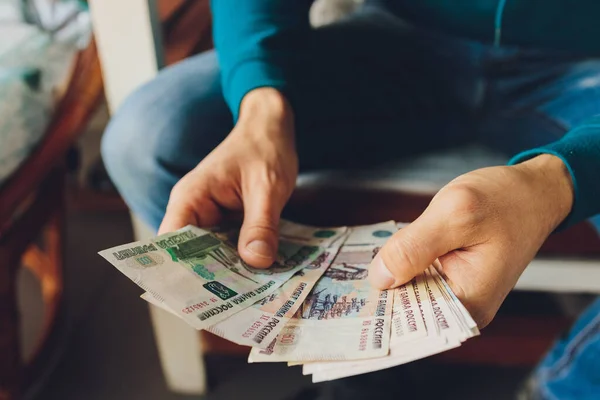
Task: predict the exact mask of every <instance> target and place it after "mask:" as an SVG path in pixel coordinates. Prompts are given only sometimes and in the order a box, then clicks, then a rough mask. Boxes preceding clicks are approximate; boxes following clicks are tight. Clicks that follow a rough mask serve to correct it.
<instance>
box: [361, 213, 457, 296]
mask: <svg viewBox="0 0 600 400" xmlns="http://www.w3.org/2000/svg"><path fill="white" fill-rule="evenodd" d="M443 214H445V213H444V212H443V210H440V211H438V210H437V209H435V208H434V209H428V210H426V211H425V212H424V213H423V214H422V215H421V216H420V217H419V218H417V219H416V220H415V221H414V222H413V223H412V224H410V225H408V226H407V227H406V228H403V229H401V230H400V231H398V232H396V234H394V235H393V236H392V237H391V238H390V239H389V240H388V241H387V243H386V244H385V245H384V246H383V247H382V248H381V250H380V251H379V253H377V256H375V258H374V259H373V261H372V262H371V265H370V267H369V280H370V282H371V284H372V285H373V286H375V287H377V288H379V289H388V288H394V287H397V286H399V285H402V284H404V283H406V282H408V281H410V280H411V279H413V278H414V277H415V276H417V275H418V274H420V273H421V272H423V271H425V269H427V268H428V267H429V266H430V265H431V264H432V263H433V262H434V261H435V259H436V258H438V257H439V256H442V255H444V254H446V253H448V252H449V251H452V250H454V249H455V248H456V247H457V246H459V242H458V241H457V240H456V235H454V234H452V232H449V231H448V229H447V226H446V224H445V221H446V220H447V218H446V217H445V216H444V215H443Z"/></svg>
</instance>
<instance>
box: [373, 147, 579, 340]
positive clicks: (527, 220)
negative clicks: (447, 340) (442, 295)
mask: <svg viewBox="0 0 600 400" xmlns="http://www.w3.org/2000/svg"><path fill="white" fill-rule="evenodd" d="M573 193H574V192H573V183H572V181H571V176H570V174H569V172H568V170H567V168H566V166H565V165H564V163H563V162H562V160H561V159H559V158H558V157H555V156H553V155H546V154H545V155H540V156H537V157H535V158H532V159H530V160H528V161H526V162H523V163H521V164H517V165H514V166H499V167H490V168H484V169H480V170H476V171H473V172H470V173H467V174H465V175H462V176H460V177H458V178H456V179H455V180H453V181H452V182H450V183H449V184H448V185H446V186H445V187H444V188H443V189H442V190H440V191H439V192H438V193H437V195H436V196H435V197H434V198H433V200H432V201H431V203H430V204H429V206H428V207H427V209H426V210H425V211H424V212H423V214H422V215H421V216H420V217H419V218H418V219H416V220H415V221H414V222H413V223H412V224H410V225H409V226H407V227H406V228H404V229H402V230H400V231H399V232H397V233H396V234H395V235H394V236H393V237H392V238H390V240H389V241H388V242H387V243H386V244H385V246H384V247H383V248H382V249H381V250H380V251H379V253H378V255H377V256H376V257H375V259H374V260H373V262H372V263H371V266H370V271H369V275H370V280H371V283H372V284H373V285H374V286H376V287H379V288H381V289H385V288H394V287H397V286H399V285H401V284H404V283H406V282H408V281H410V280H411V279H412V278H414V277H415V276H416V275H418V274H420V273H421V272H423V271H424V270H425V269H426V268H427V267H429V266H430V265H432V264H433V263H434V262H436V265H437V266H438V269H440V272H441V273H442V274H443V275H444V276H445V277H446V279H447V281H448V284H449V285H450V287H451V288H452V290H453V291H454V293H455V294H456V296H457V297H458V298H459V299H460V300H461V301H462V302H463V304H464V305H465V307H467V309H468V310H469V312H470V313H471V315H472V316H473V318H474V319H475V321H476V322H477V323H478V325H479V327H480V328H483V327H484V326H486V325H487V324H488V323H489V322H490V321H491V320H492V319H493V318H494V316H495V315H496V312H497V311H498V308H499V307H500V305H501V304H502V302H503V301H504V299H505V297H506V296H507V295H508V293H509V292H510V291H511V290H512V288H513V287H514V286H515V284H516V283H517V280H518V279H519V277H520V275H521V274H522V273H523V271H524V270H525V268H526V267H527V265H528V264H529V263H530V262H531V260H532V259H533V258H534V256H535V254H536V253H537V252H538V250H539V249H540V247H541V246H542V244H543V243H544V241H545V240H546V238H547V237H548V236H549V235H550V234H551V233H552V232H553V231H554V230H555V229H556V227H557V226H558V225H559V224H560V223H561V222H562V221H563V220H564V219H565V218H566V217H567V215H568V214H569V212H570V210H571V208H572V205H573ZM436 260H439V264H438V263H437V261H436Z"/></svg>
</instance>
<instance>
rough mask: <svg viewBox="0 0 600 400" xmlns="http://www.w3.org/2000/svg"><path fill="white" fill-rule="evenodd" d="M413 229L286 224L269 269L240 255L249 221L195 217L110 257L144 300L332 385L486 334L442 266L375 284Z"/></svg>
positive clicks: (254, 356) (260, 357) (253, 354)
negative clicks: (373, 276) (373, 275)
mask: <svg viewBox="0 0 600 400" xmlns="http://www.w3.org/2000/svg"><path fill="white" fill-rule="evenodd" d="M402 226H403V225H402V224H396V223H395V222H394V221H388V222H383V223H380V224H374V225H366V226H357V227H335V228H317V227H310V226H305V225H300V224H296V223H293V222H290V221H281V223H280V227H279V229H280V230H279V231H280V241H279V249H278V253H277V260H276V261H275V263H274V264H273V266H272V267H270V268H269V269H256V268H253V267H251V266H249V265H248V264H246V263H245V262H244V261H243V260H242V259H241V258H240V257H239V255H238V253H237V251H236V248H237V238H238V234H239V226H238V227H235V226H231V227H219V228H214V229H211V230H204V229H200V228H197V227H193V226H187V227H185V228H182V229H180V230H178V231H176V232H172V233H168V234H164V235H161V236H158V237H156V238H154V239H150V240H147V241H140V242H135V243H131V244H127V245H123V246H118V247H114V248H111V249H108V250H104V251H101V252H100V255H101V256H102V257H104V258H105V259H106V260H107V261H109V262H110V263H111V264H113V265H114V266H115V267H116V268H117V269H118V270H119V271H121V272H122V273H123V274H125V275H126V276H127V277H128V278H129V279H131V280H132V281H134V282H135V283H136V284H137V285H138V286H140V287H141V288H142V289H144V291H145V293H144V294H142V298H143V299H144V300H146V301H148V302H149V303H152V304H154V305H155V306H158V307H161V308H162V309H164V310H166V311H168V312H170V313H172V314H174V315H176V316H177V317H179V318H181V319H183V320H184V321H186V322H187V323H188V324H189V325H190V326H192V327H194V328H196V329H198V330H201V329H205V330H207V331H209V332H212V333H214V334H215V335H218V336H220V337H223V338H225V339H227V340H230V341H232V342H234V343H237V344H240V345H245V346H251V347H252V349H251V351H250V356H249V359H248V361H249V362H251V363H255V362H286V363H287V364H288V365H290V366H291V365H302V369H303V373H304V374H312V378H313V381H314V382H321V381H328V380H333V379H339V378H344V377H348V376H353V375H358V374H364V373H368V372H372V371H377V370H381V369H385V368H390V367H393V366H396V365H400V364H404V363H407V362H411V361H414V360H417V359H420V358H424V357H427V356H430V355H433V354H436V353H440V352H443V351H446V350H449V349H452V348H455V347H458V346H460V345H461V343H462V342H464V341H465V340H467V339H469V338H471V337H473V336H475V335H478V334H479V331H478V329H477V325H476V323H475V322H474V321H473V319H472V318H471V316H470V315H469V313H468V311H467V310H466V309H465V307H464V306H463V305H462V304H461V303H460V301H459V300H458V299H457V298H456V297H455V296H454V294H453V293H452V291H451V290H450V288H449V286H448V285H447V284H446V281H445V280H444V278H443V277H442V276H441V275H440V273H439V272H438V270H437V269H436V268H435V267H434V266H431V267H430V268H429V269H428V270H427V271H425V272H424V273H423V274H422V275H420V276H417V277H416V278H415V279H413V280H412V281H411V282H408V283H406V284H405V285H402V286H400V287H398V288H396V289H393V290H378V289H375V288H374V287H372V286H371V285H370V284H369V281H368V279H367V276H368V267H369V264H370V262H371V260H372V259H373V257H374V256H375V255H376V254H377V252H378V251H379V249H380V248H381V246H382V245H383V244H384V243H385V242H386V241H387V240H388V239H389V237H390V236H392V235H393V234H394V232H395V231H396V230H398V229H401V228H402Z"/></svg>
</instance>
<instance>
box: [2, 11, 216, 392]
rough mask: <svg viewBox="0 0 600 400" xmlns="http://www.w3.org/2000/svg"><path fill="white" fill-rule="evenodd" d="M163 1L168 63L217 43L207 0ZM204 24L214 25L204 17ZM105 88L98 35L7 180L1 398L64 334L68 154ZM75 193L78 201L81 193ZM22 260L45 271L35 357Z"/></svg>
mask: <svg viewBox="0 0 600 400" xmlns="http://www.w3.org/2000/svg"><path fill="white" fill-rule="evenodd" d="M158 5H159V7H160V8H159V13H158V14H157V15H158V21H160V22H161V24H162V26H163V30H164V38H163V41H164V43H165V47H166V52H165V58H166V60H167V61H168V63H173V62H177V61H179V60H181V59H183V58H185V57H187V56H189V55H190V54H193V53H194V52H198V51H201V50H203V49H205V48H207V47H209V46H210V45H211V39H210V34H207V31H206V30H202V29H199V27H198V24H197V18H198V16H201V17H202V16H204V17H205V18H206V20H207V22H208V15H209V14H208V13H207V6H208V3H207V2H203V1H184V0H173V1H169V0H164V1H160V2H159V3H158ZM205 28H206V29H210V25H209V24H208V23H205ZM103 89H104V88H103V79H102V71H101V68H100V62H99V59H98V52H97V49H96V42H95V41H92V42H91V44H90V45H89V47H88V48H86V49H85V50H83V51H81V52H79V54H77V56H76V59H75V62H74V64H73V67H72V71H71V77H70V79H69V82H68V84H67V85H66V90H65V91H64V93H62V95H61V96H60V98H61V99H60V102H59V106H58V108H57V109H56V112H55V114H54V116H53V119H52V122H51V124H50V125H49V127H48V129H47V132H46V134H45V136H44V139H43V141H42V142H41V143H40V144H39V146H38V148H37V149H36V151H35V152H34V153H33V154H32V155H31V156H30V157H29V158H28V159H27V160H26V162H25V163H24V164H23V165H22V166H21V167H20V168H19V169H18V170H17V171H16V172H15V174H14V175H12V176H11V177H10V178H9V180H8V181H7V182H6V183H5V184H4V185H3V186H1V187H0V400H8V399H11V400H12V399H16V398H18V397H19V395H20V394H21V393H23V391H24V389H25V388H30V387H31V385H32V384H33V383H34V382H35V379H36V378H37V377H39V376H40V375H41V372H42V371H43V370H44V368H45V367H46V366H47V365H46V364H47V363H46V361H47V360H48V359H49V356H50V355H51V354H52V353H53V351H54V350H55V348H54V346H53V344H56V343H57V341H58V340H60V339H64V335H61V333H62V332H61V329H60V328H61V327H62V326H63V324H62V322H63V321H64V313H63V312H62V308H61V303H62V292H63V287H64V277H63V273H62V264H63V260H64V256H63V247H64V216H65V207H66V202H65V200H66V198H65V190H64V189H65V172H66V169H65V158H66V155H67V152H68V150H69V149H70V148H71V147H72V146H73V145H74V143H75V142H76V140H77V138H78V137H79V135H80V134H81V132H82V131H83V128H84V126H85V125H86V123H87V122H88V120H89V118H90V117H91V115H92V113H93V112H94V111H95V110H96V107H97V105H98V104H99V101H100V100H101V99H102V97H103ZM72 198H74V199H75V201H77V195H76V194H75V195H74V196H72ZM38 239H41V240H38ZM21 264H22V265H23V266H25V267H26V268H28V269H30V270H31V272H32V273H33V274H34V275H35V276H36V277H37V278H38V279H39V281H40V283H41V288H42V296H43V300H44V307H45V309H44V314H43V315H44V323H43V333H42V335H41V337H40V338H39V341H38V344H37V345H36V350H35V351H34V356H33V357H32V359H31V360H29V361H28V362H24V361H23V360H22V357H21V354H20V350H19V349H20V347H19V316H18V310H17V303H16V298H17V297H16V296H17V293H16V287H15V284H16V274H17V270H18V268H19V266H20V265H21Z"/></svg>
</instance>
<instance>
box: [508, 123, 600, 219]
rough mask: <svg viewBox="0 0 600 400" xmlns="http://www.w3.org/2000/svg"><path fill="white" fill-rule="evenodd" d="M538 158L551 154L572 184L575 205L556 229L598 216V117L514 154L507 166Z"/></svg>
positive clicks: (599, 186) (599, 161)
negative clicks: (538, 145)
mask: <svg viewBox="0 0 600 400" xmlns="http://www.w3.org/2000/svg"><path fill="white" fill-rule="evenodd" d="M540 154H553V155H555V156H557V157H559V158H561V159H562V160H563V162H564V163H565V165H566V166H567V168H568V170H569V172H570V174H571V178H572V180H573V186H574V189H575V202H574V204H573V209H572V210H571V213H570V214H569V216H568V217H567V218H566V219H565V221H564V222H563V223H562V224H561V226H560V227H559V229H564V228H567V227H569V226H571V225H574V224H576V223H578V222H581V221H583V220H585V219H587V218H590V217H592V216H594V215H596V214H599V213H600V115H597V116H595V117H594V118H592V119H590V120H588V121H587V122H585V123H584V124H582V125H580V126H577V127H575V128H574V129H572V130H571V131H570V132H568V133H567V134H566V135H565V136H563V138H562V139H560V140H558V141H556V142H553V143H550V144H548V145H545V146H542V147H538V148H535V149H531V150H527V151H524V152H522V153H520V154H517V155H516V156H515V157H513V158H512V159H511V160H510V161H509V164H510V165H513V164H517V163H520V162H522V161H525V160H528V159H530V158H533V157H535V156H537V155H540Z"/></svg>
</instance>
